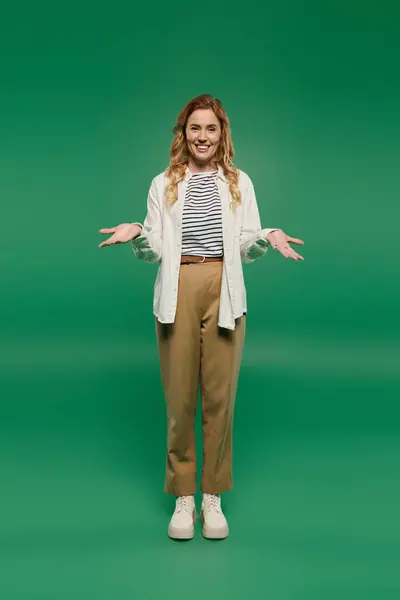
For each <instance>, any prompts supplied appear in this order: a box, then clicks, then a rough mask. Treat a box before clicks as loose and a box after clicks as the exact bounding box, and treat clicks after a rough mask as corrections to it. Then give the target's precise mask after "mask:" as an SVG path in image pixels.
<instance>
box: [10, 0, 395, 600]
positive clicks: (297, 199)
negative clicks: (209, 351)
mask: <svg viewBox="0 0 400 600" xmlns="http://www.w3.org/2000/svg"><path fill="white" fill-rule="evenodd" d="M8 5H9V6H8V7H7V6H4V7H3V8H2V14H1V19H0V23H1V24H0V86H1V89H0V157H1V162H0V176H1V179H0V181H1V213H2V218H1V236H0V240H1V241H0V244H1V252H0V261H1V274H2V280H1V284H2V285H1V365H0V373H1V390H0V391H1V414H0V428H1V432H0V434H1V435H0V444H1V452H0V472H1V502H0V504H1V517H0V529H1V531H0V570H1V573H0V592H1V597H2V598H3V599H4V600H14V599H22V598H23V599H34V598H40V599H41V600H46V599H47V598H48V599H51V600H58V599H60V600H64V599H74V600H77V599H78V598H79V599H80V598H82V599H83V598H84V599H85V600H86V599H87V598H96V599H97V600H102V599H113V600H124V599H127V598H140V599H141V600H147V599H156V598H157V599H158V598H173V597H180V595H185V596H188V597H191V598H193V599H197V598H202V599H203V598H204V597H205V596H206V595H209V594H210V595H211V594H212V595H216V596H218V597H219V598H231V599H235V600H236V599H237V600H242V599H245V598H250V597H251V598H267V597H268V598H271V599H273V600H303V599H304V600H331V599H332V600H333V599H334V600H336V599H339V598H340V599H343V598H352V599H360V600H361V599H362V600H370V599H374V600H375V599H377V600H378V599H379V600H391V599H392V598H393V599H394V598H396V599H398V598H399V594H400V576H399V573H398V559H399V556H400V542H399V533H400V531H399V530H400V526H399V519H398V505H399V500H400V493H399V492H400V484H399V450H400V442H399V409H398V400H399V391H400V385H399V384H400V366H399V365H400V360H399V359H400V336H399V318H398V307H399V299H400V293H399V292H400V290H399V287H400V283H399V282H400V277H399V269H398V249H397V240H396V237H395V236H396V234H397V222H398V218H399V216H400V211H399V208H398V201H399V193H398V192H399V186H398V158H399V146H398V139H399V133H400V127H399V118H398V107H399V100H400V98H399V96H400V94H399V78H398V73H399V70H398V69H399V62H398V58H399V49H400V48H399V42H398V39H399V33H398V32H399V25H400V19H399V8H398V4H397V3H395V2H393V3H389V2H380V3H379V2H372V1H365V2H360V1H356V0H355V1H350V2H349V1H346V2H345V1H344V0H338V1H336V2H333V1H328V2H316V1H312V0H304V1H302V2H300V1H298V2H296V1H295V0H285V1H282V2H276V3H272V2H267V3H263V4H261V3H255V2H253V1H250V2H245V3H230V4H229V5H228V4H227V5H223V4H215V3H196V4H194V5H191V4H187V3H176V2H173V3H167V2H165V3H162V4H150V3H148V4H144V5H135V4H134V3H128V2H126V3H122V2H119V1H116V2H113V3H110V4H108V5H105V4H94V3H91V2H90V3H88V2H86V3H85V2H80V3H77V2H72V3H69V4H65V5H57V4H56V3H50V2H46V3H42V2H39V3H29V4H27V3H25V4H21V3H19V4H15V5H13V6H11V3H8ZM200 93H211V94H213V95H215V96H217V97H219V98H220V99H221V101H222V103H223V105H224V107H225V109H226V110H227V112H228V115H229V117H230V120H231V125H232V135H233V141H234V146H235V149H236V164H237V166H239V167H240V168H241V169H242V170H244V171H246V172H247V173H248V174H249V175H250V177H251V178H252V180H253V182H254V185H255V189H256V193H257V199H258V203H259V208H260V213H261V219H262V224H263V227H281V228H282V229H283V230H284V231H285V232H286V233H288V234H289V235H291V236H294V237H300V238H302V239H303V240H304V241H305V245H304V247H299V248H298V250H299V252H300V253H301V254H302V255H303V256H304V257H305V260H304V261H299V262H295V261H291V260H286V259H285V258H284V257H283V256H281V255H280V254H278V253H276V252H273V251H270V252H269V253H268V254H267V256H266V257H264V258H263V259H260V260H259V261H257V263H254V264H252V265H245V266H244V269H245V280H246V285H247V289H248V305H249V306H248V308H249V313H248V325H247V337H246V344H245V350H244V355H243V362H242V370H241V374H240V380H239V389H238V395H237V401H236V414H235V430H234V431H235V433H234V435H235V446H234V489H233V491H232V492H230V493H229V494H226V495H224V496H223V507H224V508H225V512H226V515H227V518H228V520H229V524H230V528H231V535H230V537H229V538H228V539H227V540H225V541H223V542H216V543H213V542H209V541H207V540H204V539H203V538H202V537H201V535H200V528H198V531H197V536H196V538H195V539H194V540H193V541H191V542H189V543H177V542H173V541H171V540H169V539H168V538H167V524H168V520H169V518H170V516H171V513H172V510H173V498H172V497H171V496H167V495H165V494H164V492H163V482H164V481H163V480H164V463H165V440H166V418H165V406H164V399H163V395H162V388H161V383H160V378H159V367H158V358H157V349H156V339H155V331H154V321H153V315H152V297H153V283H154V279H155V276H156V271H157V267H156V266H154V265H149V264H146V263H143V262H139V261H137V260H135V258H134V256H133V253H132V251H131V250H130V248H129V247H127V246H118V247H113V248H106V249H101V250H99V249H98V244H99V243H100V235H99V234H98V229H99V228H101V227H110V226H113V225H116V224H118V223H121V222H125V221H143V219H144V216H145V207H146V196H147V191H148V187H149V185H150V182H151V179H152V178H153V177H154V175H156V174H158V173H159V172H161V171H162V170H163V169H164V168H165V167H166V166H167V164H168V153H169V146H170V143H171V141H172V132H171V128H172V126H173V125H174V122H175V118H176V116H177V114H178V113H179V112H180V110H181V109H182V108H183V106H184V104H185V103H186V102H187V101H188V100H189V99H190V98H192V97H193V96H196V95H198V94H200ZM396 170H397V172H396ZM198 416H199V415H198ZM197 430H198V433H200V430H199V420H198V421H197ZM200 456H201V440H200V437H199V457H200ZM200 464H201V463H200V462H199V466H200ZM197 500H198V502H199V501H200V497H198V499H197Z"/></svg>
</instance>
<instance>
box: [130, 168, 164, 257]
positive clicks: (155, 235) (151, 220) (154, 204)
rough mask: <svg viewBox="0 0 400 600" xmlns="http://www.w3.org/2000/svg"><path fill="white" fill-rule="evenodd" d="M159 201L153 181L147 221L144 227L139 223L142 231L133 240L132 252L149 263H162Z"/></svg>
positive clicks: (148, 199)
mask: <svg viewBox="0 0 400 600" xmlns="http://www.w3.org/2000/svg"><path fill="white" fill-rule="evenodd" d="M159 200H160V199H159V198H158V195H157V189H156V185H155V180H154V179H153V181H152V182H151V185H150V189H149V193H148V196H147V214H146V217H145V220H144V222H143V225H142V224H141V223H138V225H140V226H141V228H142V231H141V233H140V234H139V236H138V237H135V238H134V239H133V240H131V245H132V250H133V252H134V254H135V256H136V258H139V259H141V260H144V261H146V262H149V263H160V262H161V250H162V211H161V205H160V202H159ZM161 200H162V199H161Z"/></svg>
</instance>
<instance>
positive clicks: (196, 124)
mask: <svg viewBox="0 0 400 600" xmlns="http://www.w3.org/2000/svg"><path fill="white" fill-rule="evenodd" d="M193 126H195V127H200V125H199V124H198V123H190V127H193ZM206 127H217V125H216V124H215V123H208V125H206Z"/></svg>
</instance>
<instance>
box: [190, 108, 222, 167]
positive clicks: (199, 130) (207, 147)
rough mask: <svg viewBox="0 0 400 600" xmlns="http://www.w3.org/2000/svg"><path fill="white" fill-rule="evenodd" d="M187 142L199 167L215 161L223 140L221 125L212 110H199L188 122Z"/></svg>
mask: <svg viewBox="0 0 400 600" xmlns="http://www.w3.org/2000/svg"><path fill="white" fill-rule="evenodd" d="M185 133H186V140H187V145H188V149H189V152H190V155H191V156H192V157H193V159H194V161H195V162H196V163H197V164H199V165H202V166H204V165H206V164H208V163H210V162H211V161H212V160H213V157H214V156H215V154H216V152H217V148H218V144H219V141H220V139H221V125H220V122H219V119H218V117H216V116H215V114H214V111H212V110H211V108H198V109H197V110H195V111H194V112H192V114H191V115H190V117H189V118H188V120H187V123H186V131H185Z"/></svg>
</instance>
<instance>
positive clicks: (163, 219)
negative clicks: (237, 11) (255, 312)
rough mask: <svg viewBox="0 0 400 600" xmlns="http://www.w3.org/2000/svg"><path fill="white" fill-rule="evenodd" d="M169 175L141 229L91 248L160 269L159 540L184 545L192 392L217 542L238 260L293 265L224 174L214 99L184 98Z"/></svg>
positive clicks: (238, 181)
mask: <svg viewBox="0 0 400 600" xmlns="http://www.w3.org/2000/svg"><path fill="white" fill-rule="evenodd" d="M173 133H174V134H175V138H174V140H173V142H172V145H171V150H170V164H169V166H168V168H167V169H166V170H165V171H164V172H162V173H160V174H159V175H157V176H156V177H155V178H154V179H153V181H152V182H151V186H150V190H149V194H148V199H147V214H146V218H145V220H144V223H143V224H141V223H123V224H121V225H118V226H117V227H113V228H111V229H101V230H100V233H103V234H106V235H109V234H112V235H111V237H109V238H108V239H107V240H106V241H104V242H102V243H101V244H100V247H105V246H109V245H112V244H118V243H124V242H130V243H131V244H132V248H133V252H134V254H135V256H136V257H137V258H138V259H142V260H144V261H147V262H149V263H156V264H159V268H158V273H157V278H156V282H155V285H154V303H153V312H154V315H155V327H156V335H157V346H158V353H159V358H160V369H161V379H162V384H163V390H164V394H165V399H166V405H167V421H168V436H167V453H166V477H165V492H167V493H169V494H173V495H174V496H176V504H175V510H174V513H173V515H172V517H171V520H170V522H169V526H168V534H169V536H170V537H173V538H178V539H188V538H192V537H193V536H194V525H195V520H196V518H197V514H196V508H195V503H194V494H195V492H196V448H195V435H194V422H195V413H196V404H197V393H198V387H199V384H200V395H201V402H202V428H203V471H202V481H201V489H202V492H203V497H202V504H201V512H200V517H201V520H202V523H203V535H204V536H205V537H207V538H224V537H227V535H228V533H229V528H228V523H227V521H226V518H225V516H224V514H223V511H222V508H221V496H220V495H221V493H222V492H225V491H228V490H230V489H231V488H232V425H233V409H234V402H235V394H236V388H237V382H238V376H239V366H240V361H241V356H242V347H243V342H244V336H245V327H246V313H247V305H246V289H245V285H244V280H243V270H242V262H245V263H251V262H254V261H255V260H256V259H257V258H259V257H261V256H263V255H264V254H265V253H266V251H267V248H268V246H269V245H271V246H272V247H273V248H276V249H277V250H279V252H280V253H281V254H283V256H284V257H285V258H292V259H294V260H298V259H302V260H303V257H302V256H300V255H299V254H297V252H295V251H294V250H293V249H292V248H291V246H289V242H292V243H295V244H303V241H302V240H300V239H297V238H292V237H290V236H288V235H286V234H285V233H284V232H283V231H282V230H281V229H278V228H274V229H261V223H260V216H259V211H258V206H257V202H256V198H255V193H254V187H253V184H252V182H251V180H250V178H249V177H248V175H246V173H244V172H243V171H241V170H239V169H237V168H235V167H234V166H233V157H234V151H233V146H232V139H231V132H230V124H229V119H228V117H227V115H226V113H225V111H224V109H223V107H222V105H221V102H220V101H219V100H218V99H217V98H213V97H212V96H210V95H208V94H202V95H201V96H198V97H196V98H194V99H192V100H190V101H189V102H188V103H187V104H186V106H185V107H184V109H183V110H182V112H181V113H180V114H179V116H178V119H177V122H176V125H175V127H174V128H173Z"/></svg>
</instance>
